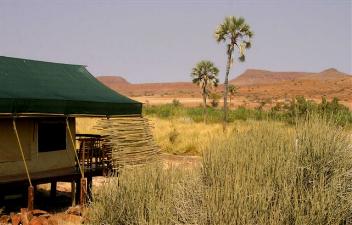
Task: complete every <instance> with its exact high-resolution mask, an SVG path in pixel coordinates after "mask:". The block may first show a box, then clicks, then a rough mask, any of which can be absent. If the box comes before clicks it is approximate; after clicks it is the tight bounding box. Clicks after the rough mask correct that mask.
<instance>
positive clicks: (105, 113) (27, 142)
mask: <svg viewBox="0 0 352 225" xmlns="http://www.w3.org/2000/svg"><path fill="white" fill-rule="evenodd" d="M141 111H142V104H141V103H139V102H137V101H134V100H131V99H129V98H127V97H126V96H123V95H121V94H119V93H117V92H115V91H113V90H111V89H109V88H108V87H106V86H104V85H103V84H102V83H100V82H99V81H98V80H97V79H96V78H95V77H94V76H92V75H91V74H90V73H89V72H88V70H87V69H86V67H85V66H82V65H71V64H61V63H51V62H42V61H35V60H28V59H19V58H10V57H4V56H0V190H1V187H4V186H5V185H7V184H9V183H15V182H17V183H23V182H27V183H28V185H29V186H32V185H33V183H35V182H36V181H38V182H39V181H44V180H47V181H50V180H51V179H54V177H61V178H65V177H67V176H69V175H73V174H77V168H76V166H77V165H76V164H77V152H76V149H75V140H76V132H75V130H76V129H75V118H76V117H81V116H94V117H108V118H110V117H116V116H137V117H140V116H141ZM79 172H81V173H82V169H80V171H79ZM82 177H84V174H82Z"/></svg>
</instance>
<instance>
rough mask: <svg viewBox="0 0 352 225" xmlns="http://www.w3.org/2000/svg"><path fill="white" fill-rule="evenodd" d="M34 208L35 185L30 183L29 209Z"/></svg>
mask: <svg viewBox="0 0 352 225" xmlns="http://www.w3.org/2000/svg"><path fill="white" fill-rule="evenodd" d="M33 209H34V187H33V186H32V185H30V186H29V187H28V211H31V210H33Z"/></svg>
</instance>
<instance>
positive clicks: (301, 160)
mask: <svg viewBox="0 0 352 225" xmlns="http://www.w3.org/2000/svg"><path fill="white" fill-rule="evenodd" d="M150 120H151V122H152V123H153V124H154V126H155V128H154V135H155V138H156V140H157V143H158V144H159V145H160V146H161V148H162V149H163V151H167V152H170V153H177V154H199V155H201V156H202V157H201V159H200V166H191V167H190V166H184V165H182V166H179V165H177V166H173V165H171V166H167V167H165V166H163V165H162V164H159V163H156V164H148V165H145V166H139V167H135V168H125V169H122V170H121V171H120V176H119V178H118V179H111V180H110V181H109V182H108V183H106V184H105V186H104V188H101V189H99V190H98V192H97V193H96V194H95V196H94V197H95V198H94V200H95V201H94V202H93V203H92V205H91V206H90V208H89V209H88V211H87V213H88V218H89V220H88V221H87V222H88V224H103V223H104V224H121V225H124V224H160V225H164V224H165V225H166V224H167V225H169V224H175V225H176V224H206V225H213V224H245V225H247V224H248V225H252V224H272V225H289V224H290V225H291V224H296V225H304V224H320V225H340V224H349V219H350V217H351V215H352V212H351V205H352V192H351V189H350V184H351V180H352V177H351V171H350V170H351V168H352V164H351V162H352V155H351V151H352V149H351V140H350V137H349V134H348V131H347V130H345V129H343V128H341V127H338V126H335V125H334V124H332V123H330V122H326V121H325V120H321V119H319V118H317V117H311V118H310V119H308V120H306V121H301V122H299V123H298V124H297V125H295V126H294V125H287V124H284V123H278V122H273V121H242V122H235V123H233V124H231V125H230V127H229V129H228V131H227V132H226V133H222V131H221V126H220V124H203V123H194V122H192V121H189V119H186V118H176V119H170V120H165V119H159V118H150ZM182 157H193V156H182ZM188 168H191V169H188Z"/></svg>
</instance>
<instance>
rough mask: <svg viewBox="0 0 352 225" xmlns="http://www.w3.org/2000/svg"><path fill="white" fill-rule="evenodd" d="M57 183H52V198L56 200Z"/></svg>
mask: <svg viewBox="0 0 352 225" xmlns="http://www.w3.org/2000/svg"><path fill="white" fill-rule="evenodd" d="M56 190H57V181H52V182H51V184H50V198H51V199H54V198H56Z"/></svg>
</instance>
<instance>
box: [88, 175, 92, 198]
mask: <svg viewBox="0 0 352 225" xmlns="http://www.w3.org/2000/svg"><path fill="white" fill-rule="evenodd" d="M87 182H88V185H87V186H88V189H87V196H88V200H91V199H92V197H93V196H92V189H93V176H92V175H89V176H88V177H87Z"/></svg>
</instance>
